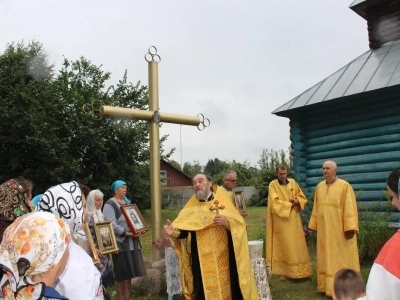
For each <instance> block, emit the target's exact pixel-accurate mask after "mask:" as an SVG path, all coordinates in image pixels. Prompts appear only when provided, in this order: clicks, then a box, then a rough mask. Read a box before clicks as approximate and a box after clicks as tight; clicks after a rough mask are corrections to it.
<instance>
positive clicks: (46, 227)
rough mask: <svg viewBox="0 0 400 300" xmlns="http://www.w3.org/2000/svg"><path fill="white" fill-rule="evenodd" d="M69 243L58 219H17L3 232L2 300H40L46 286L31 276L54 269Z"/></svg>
mask: <svg viewBox="0 0 400 300" xmlns="http://www.w3.org/2000/svg"><path fill="white" fill-rule="evenodd" d="M70 240H71V234H70V229H69V227H68V225H67V224H66V223H65V222H63V221H62V220H61V219H60V218H59V217H57V216H55V215H53V214H50V213H46V212H34V213H29V214H26V215H24V216H22V217H19V218H17V219H16V220H15V221H14V222H13V223H12V224H11V225H10V226H9V227H8V228H7V229H6V230H5V232H4V235H3V241H2V243H1V247H0V269H1V270H2V271H3V276H2V278H1V280H0V287H1V288H2V292H3V296H4V299H6V300H9V299H18V300H23V299H41V297H42V295H43V292H44V289H45V284H44V283H34V282H33V280H32V276H33V275H38V274H41V273H44V272H46V271H48V270H50V269H51V268H53V267H54V266H55V265H56V264H57V263H58V262H59V261H60V260H61V258H62V256H63V254H64V252H65V250H66V249H67V247H68V243H69V242H70Z"/></svg>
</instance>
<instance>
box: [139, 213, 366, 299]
mask: <svg viewBox="0 0 400 300" xmlns="http://www.w3.org/2000/svg"><path fill="white" fill-rule="evenodd" d="M247 209H248V216H247V217H246V223H247V232H248V239H249V240H256V239H261V238H263V239H265V236H264V232H265V231H264V226H265V224H264V223H263V218H265V216H266V207H248V208H247ZM178 213H179V210H178V209H163V210H162V223H164V222H165V221H166V220H167V219H170V220H173V219H174V218H175V217H176V216H177V214H178ZM143 216H144V218H145V220H146V223H147V225H148V227H149V229H150V231H149V232H147V233H146V234H144V235H143V236H142V237H141V238H140V240H141V243H142V246H143V255H144V256H145V257H150V256H151V249H152V247H153V245H152V241H151V230H152V226H151V212H150V210H147V211H146V212H145V213H144V214H143ZM309 251H310V256H311V261H312V267H313V275H312V277H311V278H310V279H306V280H286V281H279V280H278V276H275V275H273V276H272V278H271V279H270V282H269V284H270V287H271V293H272V298H273V300H283V299H296V300H314V299H316V300H318V299H324V300H327V299H331V298H329V297H326V296H325V295H323V294H321V293H318V292H317V288H316V286H317V283H316V275H315V274H316V266H315V260H316V251H315V247H314V246H313V245H311V246H309ZM370 268H371V265H366V266H362V270H361V273H362V276H363V278H364V280H365V282H366V280H367V278H368V274H369V270H370ZM135 299H153V300H155V299H166V297H142V298H140V297H136V296H135ZM179 299H183V298H179Z"/></svg>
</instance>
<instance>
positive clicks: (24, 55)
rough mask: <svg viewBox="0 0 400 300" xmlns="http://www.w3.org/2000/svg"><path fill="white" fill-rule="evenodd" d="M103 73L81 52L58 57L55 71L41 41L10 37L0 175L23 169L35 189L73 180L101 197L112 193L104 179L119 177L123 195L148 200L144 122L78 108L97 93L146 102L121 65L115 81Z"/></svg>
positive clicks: (132, 103)
mask: <svg viewBox="0 0 400 300" xmlns="http://www.w3.org/2000/svg"><path fill="white" fill-rule="evenodd" d="M32 61H33V62H34V63H31V62H32ZM27 66H28V67H27ZM10 74H11V76H10ZM109 79H110V73H108V72H104V71H102V70H101V66H95V65H93V64H92V63H91V62H90V61H88V60H87V59H85V58H80V59H79V60H77V61H69V60H67V59H64V62H63V65H62V69H61V70H60V71H59V73H58V75H57V76H54V75H53V67H52V66H49V65H48V63H47V56H46V54H45V52H44V51H43V47H42V45H41V44H39V43H36V42H32V43H30V44H29V45H28V46H24V45H23V44H22V43H21V44H17V45H14V44H11V45H9V46H8V47H7V49H6V51H5V52H4V53H3V54H2V55H0V97H1V101H2V103H1V104H2V106H3V108H4V109H1V110H0V118H1V119H2V120H3V122H2V126H1V128H0V162H1V169H0V178H1V179H2V180H3V181H4V180H6V179H8V178H10V177H14V176H18V175H23V176H26V177H27V178H29V179H31V180H33V182H34V184H35V185H36V191H35V192H43V191H44V190H45V189H47V188H48V187H49V186H51V185H53V184H57V183H60V182H65V181H69V180H77V181H80V182H82V183H86V184H88V185H89V186H90V187H92V188H99V189H101V190H102V191H103V192H104V193H105V194H106V195H105V197H108V196H111V192H110V191H109V186H110V184H111V183H112V182H113V181H114V180H116V179H123V180H125V181H126V182H127V184H128V188H129V190H128V197H130V198H132V200H133V201H134V203H137V204H138V205H139V206H140V207H141V208H147V207H149V205H150V204H149V203H150V202H149V199H150V195H149V190H150V188H149V147H148V144H149V136H148V135H149V133H148V124H147V122H144V121H134V120H127V119H113V118H93V117H92V116H90V115H89V114H88V113H87V111H85V110H84V109H83V108H84V107H85V106H87V105H93V106H94V107H95V108H97V109H98V108H99V107H100V105H101V103H100V102H99V101H101V102H102V104H104V105H113V106H116V105H118V106H121V107H127V108H136V109H147V108H148V107H147V105H148V104H147V103H148V93H147V87H145V86H142V85H140V82H138V83H137V84H132V83H128V82H127V73H126V72H125V75H124V77H123V78H122V79H121V80H120V81H119V82H118V84H116V85H115V86H114V85H110V86H107V81H108V80H109ZM165 139H166V137H162V138H161V143H162V142H163V141H164V140H165ZM161 152H162V151H161ZM169 155H170V153H166V154H163V158H168V157H169Z"/></svg>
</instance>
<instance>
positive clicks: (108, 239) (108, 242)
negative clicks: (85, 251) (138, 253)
mask: <svg viewBox="0 0 400 300" xmlns="http://www.w3.org/2000/svg"><path fill="white" fill-rule="evenodd" d="M94 232H95V234H96V239H97V244H98V246H99V250H100V252H101V254H107V253H111V252H116V251H118V250H119V249H118V246H117V241H116V240H115V234H114V229H113V226H112V223H111V221H106V222H97V223H95V224H94Z"/></svg>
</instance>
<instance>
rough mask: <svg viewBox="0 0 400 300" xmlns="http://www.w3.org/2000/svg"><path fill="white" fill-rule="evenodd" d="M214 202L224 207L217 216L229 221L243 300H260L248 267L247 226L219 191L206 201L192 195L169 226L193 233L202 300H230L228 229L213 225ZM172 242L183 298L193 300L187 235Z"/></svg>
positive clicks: (223, 192) (224, 195)
mask: <svg viewBox="0 0 400 300" xmlns="http://www.w3.org/2000/svg"><path fill="white" fill-rule="evenodd" d="M216 200H218V201H219V204H218V205H219V206H221V205H223V206H224V207H225V208H224V209H221V210H219V213H220V214H221V215H224V216H226V217H227V218H228V220H229V224H230V232H231V235H232V241H233V247H234V252H235V258H236V265H237V272H238V275H239V285H240V289H241V292H242V295H243V299H246V300H253V299H259V296H258V292H257V287H256V283H255V280H254V276H253V273H252V268H251V265H250V256H249V247H248V240H247V232H246V225H245V222H244V219H243V217H242V216H241V215H240V214H239V213H238V212H237V210H236V208H235V207H234V206H233V205H232V203H231V202H230V201H229V199H228V198H227V196H226V193H225V190H223V189H221V188H218V189H217V191H216V193H214V199H213V200H211V201H209V202H199V201H198V200H197V199H196V196H195V195H193V196H192V197H191V198H190V200H189V201H188V203H187V204H186V205H185V207H184V208H183V209H182V210H181V212H180V213H179V215H178V216H177V218H176V219H175V220H174V222H173V223H172V224H173V226H174V227H175V228H178V229H180V230H187V231H196V239H197V247H198V251H199V260H200V269H201V276H202V280H203V287H204V295H205V299H206V300H218V299H220V300H230V299H231V290H230V277H229V256H228V241H227V230H226V229H225V227H222V226H216V225H215V224H214V222H213V220H214V217H215V214H216V212H215V211H213V212H212V211H210V207H212V206H214V202H215V201H216ZM174 241H175V244H176V252H177V255H178V257H179V265H180V276H181V282H182V289H183V293H184V296H185V299H187V300H189V299H190V300H194V299H195V298H194V294H193V275H192V267H191V264H190V261H191V256H190V250H191V244H190V235H189V236H188V238H186V239H180V240H179V239H178V240H175V239H174Z"/></svg>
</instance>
